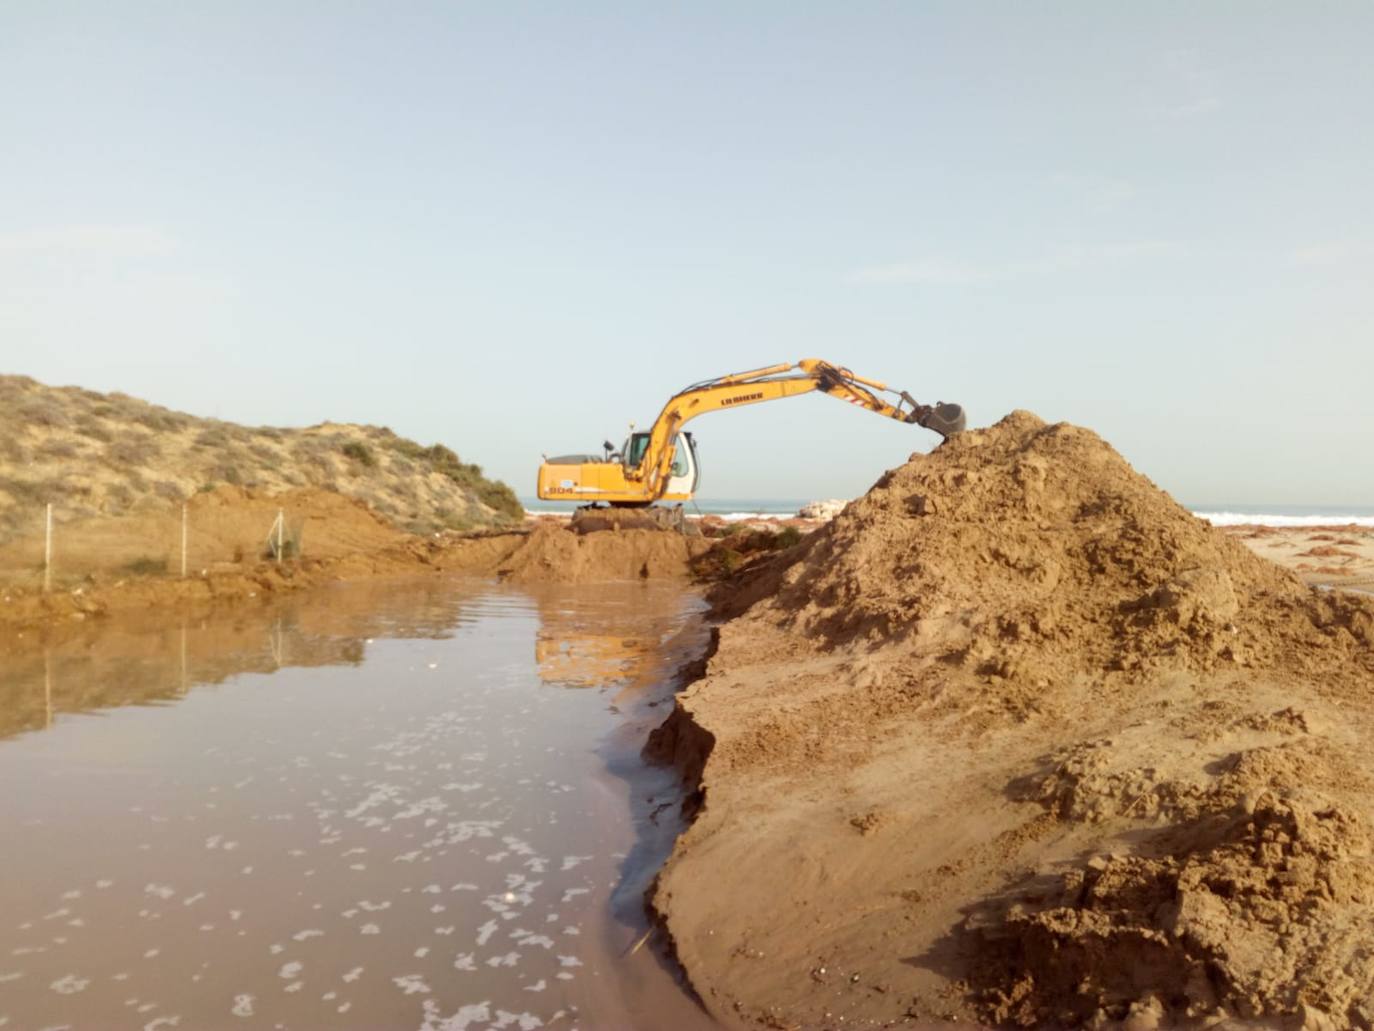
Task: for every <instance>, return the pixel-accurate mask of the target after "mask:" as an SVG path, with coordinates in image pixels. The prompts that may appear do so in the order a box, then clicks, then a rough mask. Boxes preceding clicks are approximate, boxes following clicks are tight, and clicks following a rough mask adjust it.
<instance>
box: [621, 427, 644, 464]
mask: <svg viewBox="0 0 1374 1031" xmlns="http://www.w3.org/2000/svg"><path fill="white" fill-rule="evenodd" d="M648 446H649V434H647V433H631V434H630V439H629V440H627V441H626V442H625V468H626V469H638V468H639V465H640V463H641V462H643V461H644V450H645V449H646V448H647V447H648Z"/></svg>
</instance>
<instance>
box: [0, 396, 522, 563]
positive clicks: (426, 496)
mask: <svg viewBox="0 0 1374 1031" xmlns="http://www.w3.org/2000/svg"><path fill="white" fill-rule="evenodd" d="M223 484H230V485H234V486H243V487H254V488H259V489H261V490H263V491H266V492H271V493H276V492H279V491H285V490H290V489H293V488H308V487H314V488H323V489H326V490H332V491H337V492H338V493H340V494H343V495H346V496H348V497H353V498H357V499H359V500H361V501H364V502H366V503H367V504H368V505H369V506H371V508H372V509H373V510H375V511H376V512H377V513H379V514H380V515H382V516H385V517H386V518H387V519H389V520H391V521H392V522H394V523H395V524H396V525H398V526H400V527H403V528H405V529H407V530H412V531H415V532H429V531H433V530H439V529H466V528H469V527H476V526H487V525H496V524H500V523H503V522H509V521H512V520H516V519H519V518H521V517H522V516H523V514H524V513H523V509H522V507H521V505H520V502H519V501H518V500H517V499H516V497H515V494H514V492H513V491H511V489H510V488H509V487H508V486H506V485H505V484H504V483H500V482H498V481H494V480H489V479H487V478H486V477H485V476H483V475H482V469H481V467H480V466H477V465H473V464H470V463H466V462H463V461H462V460H461V459H459V457H458V455H456V454H455V453H454V452H453V451H451V450H449V449H448V448H446V447H444V446H443V445H442V444H435V445H433V446H430V447H425V446H422V445H420V444H417V443H415V442H414V441H412V440H407V439H405V438H404V437H399V436H397V435H396V434H395V433H393V432H392V431H391V430H389V429H387V428H385V427H378V426H356V425H349V424H341V423H323V424H321V425H319V426H311V427H308V428H305V429H276V428H272V427H266V426H263V427H247V426H239V425H236V424H234V423H229V422H222V421H220V420H217V419H201V418H197V417H195V416H192V415H186V414H184V413H182V412H174V411H170V410H168V409H166V408H161V407H159V406H157V405H154V404H149V403H148V402H146V401H140V400H138V399H137V398H133V397H129V396H127V395H125V394H100V393H96V392H95V391H91V390H83V389H81V388H78V387H50V386H46V385H44V384H42V383H39V382H37V381H35V380H32V379H29V378H28V377H24V376H0V541H3V540H6V539H9V538H12V537H15V536H19V535H22V534H28V533H31V532H33V529H34V526H35V524H36V522H37V520H38V519H40V518H41V516H40V514H39V513H40V512H41V509H42V506H44V505H45V504H47V503H49V502H51V503H52V504H53V506H54V517H55V518H56V519H57V520H58V521H59V522H69V521H73V520H78V519H85V518H89V517H92V516H114V515H123V514H126V513H129V512H132V511H141V510H144V509H156V508H160V507H167V506H170V505H174V504H177V503H180V502H181V501H183V500H185V499H186V498H188V497H190V496H192V495H194V494H196V493H197V492H200V491H205V490H207V489H213V488H214V487H216V486H219V485H223Z"/></svg>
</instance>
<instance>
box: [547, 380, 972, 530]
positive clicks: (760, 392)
mask: <svg viewBox="0 0 1374 1031" xmlns="http://www.w3.org/2000/svg"><path fill="white" fill-rule="evenodd" d="M813 390H819V391H822V392H823V393H826V394H829V395H830V396H831V397H835V398H839V399H840V400H841V401H848V402H849V403H850V404H854V405H858V406H859V407H860V408H867V409H868V410H869V411H870V412H876V413H877V414H878V415H885V416H887V417H888V418H889V419H896V420H897V421H898V422H907V423H915V424H916V425H918V426H924V427H925V428H926V429H928V430H933V431H934V432H936V433H938V434H940V435H941V436H942V437H949V436H951V435H953V434H955V433H958V432H960V431H961V430H962V429H963V428H964V409H963V408H962V407H961V406H959V405H957V404H946V403H944V402H943V401H941V402H938V403H937V404H934V405H923V404H920V403H918V402H917V401H916V399H915V398H913V397H912V396H911V395H910V394H908V393H907V392H906V391H905V390H893V389H892V388H890V387H888V386H887V385H886V384H885V383H880V382H878V381H877V380H873V379H866V378H864V377H863V376H856V375H855V374H854V373H852V372H850V371H849V370H848V369H846V368H843V367H841V366H838V365H831V364H830V363H829V362H824V361H821V360H819V359H817V358H805V359H803V360H802V361H799V362H797V364H796V365H789V364H787V363H786V362H784V363H782V364H780V365H770V366H768V367H767V368H763V369H752V370H750V371H749V372H739V373H735V374H734V375H732V376H721V377H720V378H719V379H710V380H703V381H702V382H700V383H693V384H692V385H691V386H690V387H687V388H686V389H685V390H681V391H679V392H678V393H676V394H674V395H673V396H672V397H670V398H669V399H668V403H667V404H666V405H664V406H663V411H661V412H660V413H659V415H658V418H657V419H655V420H654V424H653V426H652V427H650V428H649V429H648V430H645V431H640V432H635V431H634V429H633V427H631V432H630V436H629V437H628V438H627V439H626V440H625V443H624V444H623V445H621V448H620V450H619V451H617V450H615V448H614V446H613V445H612V444H611V443H610V441H607V442H606V443H605V444H603V445H602V448H603V453H602V454H600V455H594V454H592V455H562V456H559V457H557V458H548V457H545V459H544V463H543V465H541V466H540V467H539V485H538V495H539V497H540V498H541V499H543V500H545V501H581V502H585V503H599V504H603V505H610V506H614V507H617V508H622V507H628V508H642V507H645V506H648V505H652V504H653V503H654V502H656V501H690V500H691V499H692V494H693V493H694V492H695V491H696V488H697V480H698V477H699V470H698V467H697V456H696V446H695V443H694V442H693V440H692V435H691V434H690V433H687V432H685V431H683V429H682V427H683V426H684V425H685V424H686V423H687V421H688V420H690V419H695V418H696V417H697V416H698V415H705V414H706V413H707V412H718V411H722V410H726V409H730V408H741V407H743V406H744V405H753V404H761V403H762V402H764V401H777V400H781V399H782V398H785V397H796V396H797V395H799V394H809V393H811V392H812V391H813ZM879 394H891V395H892V396H893V398H894V402H895V403H893V402H889V401H886V400H884V399H883V398H882V397H880V396H879Z"/></svg>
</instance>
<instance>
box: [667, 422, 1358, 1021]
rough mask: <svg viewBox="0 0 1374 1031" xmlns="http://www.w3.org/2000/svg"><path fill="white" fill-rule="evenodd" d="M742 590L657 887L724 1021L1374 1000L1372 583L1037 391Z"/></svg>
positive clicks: (697, 715)
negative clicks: (1180, 496)
mask: <svg viewBox="0 0 1374 1031" xmlns="http://www.w3.org/2000/svg"><path fill="white" fill-rule="evenodd" d="M718 603H719V607H720V611H721V613H722V615H723V616H726V617H730V618H728V621H727V622H725V624H724V625H723V626H722V628H721V630H720V634H719V644H718V649H717V651H716V652H715V654H714V655H713V656H712V657H711V658H710V660H709V663H708V664H707V666H706V670H705V676H704V677H703V678H702V679H701V680H699V681H698V682H696V683H695V684H694V685H692V686H691V687H690V688H689V689H688V690H687V691H686V692H685V693H684V694H683V695H681V696H680V698H679V705H678V710H677V711H676V712H675V713H674V716H673V717H672V718H671V719H670V721H669V723H668V725H667V726H666V727H665V728H664V729H663V730H662V731H661V732H660V733H659V734H658V736H657V740H656V742H655V743H654V747H655V748H656V750H657V751H658V752H660V753H663V754H666V755H669V756H671V757H673V758H674V759H675V760H676V761H677V762H678V764H679V766H680V767H681V768H682V769H683V771H684V773H685V774H686V775H687V776H688V777H689V778H691V779H692V780H694V781H699V784H700V787H701V789H702V796H701V797H702V805H701V809H700V812H699V814H698V816H697V819H696V821H695V823H694V824H693V825H692V827H691V828H690V829H689V830H688V831H687V833H686V834H685V835H684V836H683V837H682V839H681V840H680V841H679V843H678V846H677V848H676V850H675V852H674V854H673V857H672V858H671V860H670V861H669V863H668V864H667V866H666V867H665V869H664V871H663V873H662V875H661V877H660V879H659V883H658V887H657V890H656V892H655V894H654V896H653V904H654V906H655V907H656V909H657V911H658V913H659V914H660V916H661V918H662V920H663V922H664V924H665V925H666V928H667V930H668V932H669V933H670V934H671V937H672V939H673V941H674V943H675V946H676V950H677V954H678V956H679V957H680V959H681V961H682V963H683V965H684V967H685V970H686V972H687V976H688V977H689V979H690V980H691V982H692V984H693V985H694V986H695V988H696V989H697V991H698V992H699V993H700V995H701V997H702V999H703V1000H704V1001H705V1004H706V1005H707V1007H708V1008H709V1009H710V1010H711V1012H712V1013H713V1014H714V1015H716V1016H717V1017H718V1018H719V1019H721V1020H722V1021H725V1022H727V1023H730V1024H734V1025H746V1026H752V1025H758V1026H775V1027H816V1026H841V1025H842V1026H878V1025H880V1026H887V1025H889V1024H893V1023H901V1022H904V1021H911V1020H920V1019H941V1018H946V1019H947V1018H959V1019H964V1020H976V1021H982V1022H986V1023H989V1024H1006V1025H1020V1026H1041V1027H1051V1026H1080V1025H1096V1026H1102V1025H1107V1024H1112V1025H1115V1024H1116V1023H1117V1022H1120V1021H1126V1022H1127V1025H1126V1026H1130V1027H1135V1028H1144V1027H1154V1026H1161V1025H1164V1026H1186V1025H1190V1024H1191V1025H1203V1024H1208V1025H1213V1026H1219V1025H1218V1022H1220V1023H1221V1024H1224V1023H1225V1022H1226V1021H1227V1020H1231V1019H1234V1020H1242V1019H1248V1020H1251V1021H1258V1022H1259V1023H1260V1025H1262V1026H1283V1025H1284V1023H1288V1024H1290V1025H1291V1026H1298V1024H1301V1023H1305V1024H1306V1025H1307V1026H1310V1027H1318V1026H1332V1027H1347V1026H1357V1027H1368V1026H1370V1025H1371V1023H1374V908H1371V904H1374V859H1371V854H1370V831H1369V828H1370V826H1371V819H1374V751H1371V749H1370V747H1369V745H1370V742H1371V741H1374V737H1371V727H1372V724H1371V715H1372V714H1374V657H1371V648H1372V646H1374V603H1371V602H1370V601H1369V600H1367V599H1362V598H1359V597H1356V596H1353V595H1342V594H1336V593H1333V592H1315V591H1313V590H1312V589H1310V588H1309V587H1307V586H1305V585H1304V584H1303V583H1302V582H1300V580H1299V579H1298V578H1297V577H1296V576H1294V575H1292V574H1291V573H1289V572H1286V571H1284V570H1282V569H1280V568H1279V567H1277V566H1276V565H1273V564H1272V563H1270V562H1267V561H1265V560H1263V559H1260V558H1258V557H1256V556H1255V555H1254V554H1252V553H1251V552H1250V551H1248V550H1247V549H1246V548H1245V547H1243V546H1242V545H1241V544H1240V543H1238V542H1237V541H1236V540H1234V539H1232V538H1231V537H1228V536H1227V535H1226V534H1224V533H1222V532H1220V531H1218V530H1216V529H1214V528H1212V527H1211V526H1209V525H1208V524H1206V523H1204V522H1203V521H1201V520H1199V519H1197V518H1195V517H1193V516H1192V515H1190V514H1189V513H1188V512H1186V511H1185V510H1184V509H1182V508H1181V507H1180V506H1179V505H1177V504H1176V503H1175V502H1174V501H1173V500H1172V499H1171V498H1169V497H1168V496H1167V495H1166V494H1164V493H1163V492H1162V491H1160V490H1158V489H1157V488H1156V487H1155V486H1154V485H1153V484H1151V483H1150V482H1149V481H1148V480H1146V479H1145V478H1144V477H1142V476H1140V475H1139V474H1137V473H1135V472H1134V471H1133V470H1132V469H1130V467H1129V466H1128V465H1127V463H1126V462H1125V461H1124V460H1123V459H1122V458H1121V457H1120V456H1119V455H1118V454H1117V453H1116V452H1115V451H1113V450H1112V449H1111V448H1110V447H1109V446H1108V445H1106V444H1105V443H1104V442H1102V441H1101V440H1100V439H1099V438H1097V437H1096V436H1095V435H1094V434H1092V433H1091V432H1089V431H1087V430H1083V429H1079V428H1077V427H1073V426H1068V425H1063V424H1060V425H1054V426H1047V425H1046V424H1044V423H1043V422H1042V421H1040V420H1039V419H1037V418H1036V417H1035V416H1033V415H1031V414H1029V413H1024V412H1018V413H1014V414H1013V415H1011V416H1009V417H1008V418H1007V419H1005V420H1003V421H1002V422H1001V423H999V424H998V425H997V426H995V427H993V428H991V429H988V430H983V431H975V432H970V433H966V434H963V435H961V436H959V437H957V438H954V439H952V440H950V441H949V442H947V443H945V444H944V445H942V446H941V447H940V448H939V449H938V450H937V451H935V452H933V453H932V454H931V455H929V456H913V458H912V460H911V461H910V462H909V463H908V464H907V465H905V466H904V467H902V468H900V469H897V470H895V471H894V472H892V473H890V474H888V475H886V476H884V477H883V478H882V479H881V480H880V481H879V482H878V484H877V485H876V486H875V487H874V488H873V490H872V491H870V492H869V494H868V495H867V496H866V497H864V498H863V499H861V500H860V501H858V502H857V503H855V504H853V505H851V506H850V507H849V509H848V510H847V511H846V512H845V513H844V514H843V515H841V516H840V517H838V518H837V519H836V520H835V521H834V522H833V523H831V524H830V525H829V526H827V527H826V528H824V529H822V530H820V531H818V532H817V533H815V534H813V535H812V536H811V537H810V538H808V539H807V540H806V541H805V542H804V543H803V544H802V545H801V546H800V547H798V548H795V549H792V550H791V551H790V552H787V553H784V554H783V555H780V556H778V557H777V558H775V559H772V560H770V561H769V562H767V563H765V564H763V565H762V566H760V567H756V568H755V569H753V570H751V571H750V572H748V573H746V574H745V576H744V578H743V579H742V580H741V581H738V582H736V583H735V584H734V585H733V587H732V594H731V595H730V596H728V597H721V598H719V599H718ZM1323 1022H1325V1024H1323ZM1246 1026H1255V1025H1254V1024H1253V1023H1252V1024H1249V1025H1246Z"/></svg>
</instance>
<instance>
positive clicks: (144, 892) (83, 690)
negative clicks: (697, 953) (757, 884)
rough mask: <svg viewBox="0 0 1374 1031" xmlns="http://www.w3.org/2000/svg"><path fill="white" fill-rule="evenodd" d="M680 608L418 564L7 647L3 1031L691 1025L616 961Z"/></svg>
mask: <svg viewBox="0 0 1374 1031" xmlns="http://www.w3.org/2000/svg"><path fill="white" fill-rule="evenodd" d="M698 609H699V603H698V602H697V601H696V599H695V598H693V597H692V596H690V595H686V594H684V593H683V592H682V591H681V589H680V588H675V587H672V586H669V585H661V584H652V583H646V584H626V585H623V586H617V587H614V588H608V587H606V586H605V585H600V586H597V587H581V588H573V587H559V588H547V589H543V588H541V589H521V590H515V589H509V588H502V587H496V586H493V585H490V584H476V583H473V582H471V581H461V580H452V579H445V578H431V579H415V580H408V581H398V582H394V583H391V584H384V585H378V584H368V585H348V586H345V585H340V586H339V587H338V588H334V589H330V590H328V591H324V592H317V593H314V594H311V595H307V596H305V597H302V598H297V599H291V600H289V601H288V602H285V603H283V604H282V605H280V606H278V607H275V608H263V609H260V610H253V611H248V610H244V609H236V610H231V611H229V612H221V613H214V612H207V613H204V614H202V615H198V616H196V617H194V618H188V619H186V620H181V619H180V618H177V619H176V620H175V621H173V622H172V623H171V625H170V626H169V625H167V622H166V619H165V617H163V619H162V621H161V622H158V621H155V620H153V619H151V618H149V619H145V620H123V621H119V622H111V623H107V624H101V625H91V626H80V627H75V628H64V629H63V631H62V632H61V633H60V634H58V633H49V634H48V635H46V636H44V635H35V634H29V635H26V636H25V637H23V638H18V637H15V636H13V635H11V638H10V639H9V640H8V641H6V642H5V644H4V646H3V650H2V651H0V670H2V671H3V678H2V679H3V682H2V683H0V736H3V737H4V738H5V739H4V740H0V784H3V785H4V787H5V790H4V791H3V793H0V863H3V869H4V870H5V872H6V876H5V878H4V879H3V880H0V1026H7V1027H11V1028H26V1029H27V1028H45V1027H71V1028H73V1029H77V1028H100V1029H105V1028H124V1027H128V1028H143V1029H157V1028H172V1027H181V1028H207V1027H279V1028H324V1027H328V1028H362V1027H366V1028H391V1027H396V1028H421V1027H423V1028H430V1029H436V1031H437V1029H440V1028H465V1027H472V1028H478V1027H489V1026H491V1027H513V1028H514V1027H518V1028H535V1027H544V1026H552V1027H663V1026H674V1027H692V1026H701V1027H705V1026H708V1024H707V1022H706V1020H705V1018H704V1017H702V1016H701V1014H700V1012H699V1011H698V1010H697V1009H696V1007H695V1006H694V1005H693V1004H692V1003H691V1002H690V1001H689V1000H688V999H687V997H686V996H685V994H683V993H682V991H681V990H680V989H679V988H677V986H676V985H675V984H674V983H673V981H672V979H671V977H670V976H669V974H668V973H667V972H666V970H665V968H664V967H663V965H662V964H661V962H660V960H659V959H658V958H657V957H656V956H655V955H654V954H653V953H652V952H651V950H648V949H645V950H642V951H640V952H638V953H635V954H634V956H633V957H631V958H630V959H622V958H621V956H622V954H623V953H624V952H625V951H626V948H627V946H629V945H630V944H631V943H632V942H633V941H634V940H635V939H637V938H638V937H639V935H640V933H641V931H642V929H643V927H644V924H643V915H642V911H641V908H640V904H639V899H640V897H641V892H642V888H643V886H644V884H645V883H646V882H647V879H648V877H649V876H650V875H651V872H652V870H653V868H654V867H655V866H656V864H657V863H658V862H659V861H660V860H661V858H662V855H663V853H664V851H665V850H666V848H667V847H668V844H669V843H670V841H671V837H672V833H673V832H674V830H675V829H676V827H675V825H673V824H672V817H671V813H670V812H669V813H665V812H664V811H663V810H664V805H663V803H664V801H665V800H671V799H672V798H673V797H674V796H673V792H674V787H673V785H672V783H671V780H670V777H669V775H668V774H667V773H666V772H665V771H659V770H646V769H645V768H643V767H642V765H640V764H639V762H638V760H637V758H636V756H637V749H638V745H639V743H640V742H641V741H642V736H643V732H644V730H645V729H646V728H647V727H648V726H649V725H651V724H652V723H654V722H657V721H658V719H659V718H660V714H661V713H664V712H666V698H667V694H666V692H667V690H668V688H667V686H666V685H667V682H668V679H669V675H670V674H671V672H672V670H673V669H674V668H675V667H676V665H677V664H680V663H681V662H683V661H685V660H686V659H687V658H689V657H691V656H692V655H693V654H695V653H696V652H698V651H699V649H700V646H701V643H702V628H701V626H700V624H699V621H698V619H697V612H698ZM567 686H575V687H602V688H606V687H609V688H611V689H613V690H612V691H611V693H605V692H604V691H567V690H556V689H551V688H559V687H567ZM670 808H671V807H670Z"/></svg>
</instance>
